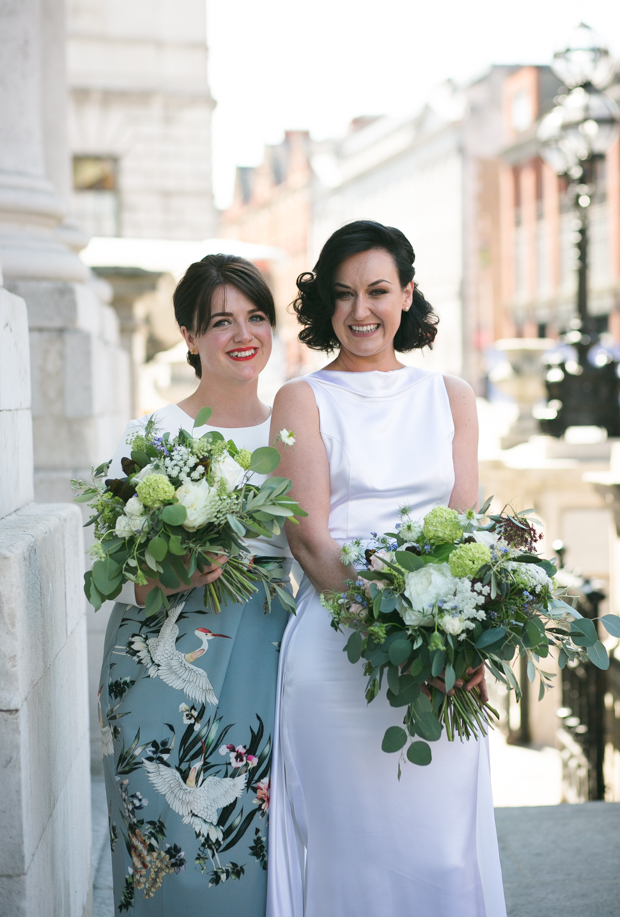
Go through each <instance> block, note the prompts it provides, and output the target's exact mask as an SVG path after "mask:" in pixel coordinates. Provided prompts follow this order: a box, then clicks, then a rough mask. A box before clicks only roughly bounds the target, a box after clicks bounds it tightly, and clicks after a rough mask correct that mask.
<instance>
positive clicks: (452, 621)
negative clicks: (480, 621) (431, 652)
mask: <svg viewBox="0 0 620 917" xmlns="http://www.w3.org/2000/svg"><path fill="white" fill-rule="evenodd" d="M439 626H440V627H441V629H442V630H443V631H445V633H446V634H452V635H453V636H455V635H456V634H460V633H461V631H462V630H463V628H464V626H465V625H464V623H463V621H461V619H460V618H459V617H458V615H442V616H441V618H440V619H439Z"/></svg>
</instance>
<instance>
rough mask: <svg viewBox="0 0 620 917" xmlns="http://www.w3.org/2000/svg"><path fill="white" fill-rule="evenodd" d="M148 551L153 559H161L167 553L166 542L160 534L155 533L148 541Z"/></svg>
mask: <svg viewBox="0 0 620 917" xmlns="http://www.w3.org/2000/svg"><path fill="white" fill-rule="evenodd" d="M149 551H150V552H151V554H152V556H153V557H154V558H155V560H163V559H164V557H165V556H166V554H167V553H168V542H167V541H166V539H165V538H163V537H162V536H161V535H156V536H155V538H151V540H150V541H149Z"/></svg>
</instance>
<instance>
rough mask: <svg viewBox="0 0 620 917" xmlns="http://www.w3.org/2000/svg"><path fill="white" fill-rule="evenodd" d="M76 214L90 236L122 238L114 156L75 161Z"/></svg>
mask: <svg viewBox="0 0 620 917" xmlns="http://www.w3.org/2000/svg"><path fill="white" fill-rule="evenodd" d="M73 211H74V214H75V216H76V218H77V220H78V222H79V223H80V224H81V225H82V227H83V228H84V230H85V231H86V232H87V233H89V234H90V235H92V236H118V235H120V220H119V200H118V162H117V160H116V159H114V158H113V157H111V156H74V157H73Z"/></svg>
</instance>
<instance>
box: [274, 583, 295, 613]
mask: <svg viewBox="0 0 620 917" xmlns="http://www.w3.org/2000/svg"><path fill="white" fill-rule="evenodd" d="M272 585H273V588H274V589H275V590H276V594H277V596H278V598H279V599H280V602H281V604H282V605H284V607H285V608H289V609H290V610H291V611H292V612H293V613H295V607H296V606H295V599H294V598H293V596H292V595H291V594H290V592H287V591H286V589H282V587H281V586H278V584H277V583H272Z"/></svg>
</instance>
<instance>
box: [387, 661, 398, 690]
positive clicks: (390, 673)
mask: <svg viewBox="0 0 620 917" xmlns="http://www.w3.org/2000/svg"><path fill="white" fill-rule="evenodd" d="M387 683H388V688H389V689H390V691H391V692H392V694H394V695H398V694H399V692H400V673H399V671H398V666H395V665H391V666H388V670H387Z"/></svg>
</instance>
